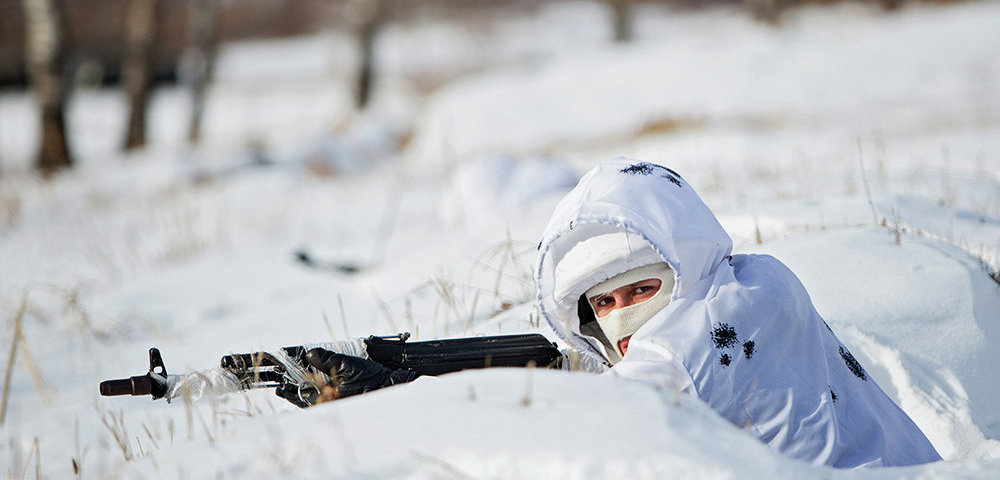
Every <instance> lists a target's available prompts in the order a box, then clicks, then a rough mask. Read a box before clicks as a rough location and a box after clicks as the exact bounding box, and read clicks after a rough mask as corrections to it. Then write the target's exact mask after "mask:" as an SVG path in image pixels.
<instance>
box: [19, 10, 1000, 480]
mask: <svg viewBox="0 0 1000 480" xmlns="http://www.w3.org/2000/svg"><path fill="white" fill-rule="evenodd" d="M606 23H607V22H606V18H605V16H604V12H603V11H602V7H601V5H600V4H598V3H593V4H587V3H581V2H573V3H567V4H555V5H552V6H546V7H541V8H539V9H537V10H536V11H534V12H533V13H532V14H530V15H529V14H524V13H516V12H510V13H509V14H508V16H505V17H503V18H497V19H492V20H489V21H485V20H483V19H481V18H480V19H477V20H476V22H475V23H471V24H469V25H462V24H456V23H448V22H445V21H440V20H427V21H426V22H423V23H418V24H410V25H395V26H393V27H392V28H390V29H389V30H388V31H386V32H385V35H384V36H383V37H381V40H380V43H379V47H378V48H379V54H380V57H379V58H380V62H381V65H382V66H384V67H385V72H386V74H385V76H384V77H383V80H382V81H381V83H380V84H379V86H378V89H377V91H376V98H377V102H376V105H375V107H374V108H373V111H371V112H368V113H365V114H363V115H362V114H357V113H354V112H352V111H351V110H350V108H349V105H350V95H349V88H348V86H347V81H348V78H347V75H346V74H345V71H346V69H347V68H348V66H349V65H351V55H352V52H351V50H350V49H349V48H347V47H345V42H346V40H345V37H344V36H343V34H341V33H338V32H330V33H328V34H324V35H318V36H314V37H310V38H304V39H295V40H287V41H280V42H251V43H244V44H239V45H230V46H227V47H226V48H225V49H224V50H223V56H222V58H221V59H220V63H219V72H218V77H217V81H216V83H215V84H214V86H213V88H212V91H211V95H210V100H209V103H208V110H207V112H206V114H207V118H206V122H207V123H206V133H205V138H206V139H207V141H206V144H205V145H203V146H200V147H199V148H197V149H190V148H188V147H186V146H184V144H183V141H182V134H183V131H184V128H183V127H184V125H183V121H184V120H183V119H184V116H185V115H186V112H187V108H188V107H187V104H186V101H187V100H186V96H185V94H184V92H183V90H181V89H163V90H160V91H158V92H157V93H156V95H155V96H154V101H153V110H152V112H151V125H152V141H151V145H150V146H149V147H148V148H147V149H145V150H143V151H141V152H138V153H134V154H130V155H123V154H121V153H119V152H118V151H117V146H118V144H119V143H120V140H121V137H122V133H121V132H122V127H123V125H124V120H123V118H124V115H123V109H124V105H123V97H122V96H121V95H120V94H119V93H115V92H106V91H89V92H81V93H80V94H78V95H77V96H76V97H75V99H74V101H73V107H72V110H71V111H70V122H71V128H72V132H71V133H72V135H73V138H72V141H73V146H74V150H75V151H76V152H78V154H79V159H80V162H79V168H77V169H76V170H75V171H73V172H70V173H67V174H64V175H61V176H59V177H57V178H56V179H54V180H53V181H51V182H48V183H43V182H40V181H38V180H36V179H34V178H33V177H31V176H30V175H28V174H26V173H25V171H26V169H27V166H28V165H29V164H30V158H31V155H32V152H33V150H34V149H35V148H36V144H35V140H34V138H35V131H36V126H35V122H36V119H37V114H36V113H35V112H34V110H33V106H32V103H31V99H30V98H29V97H27V96H25V95H23V94H21V93H11V92H8V93H0V318H2V319H3V325H2V327H0V328H2V330H0V345H2V346H3V348H2V349H0V352H3V355H0V357H2V358H3V363H0V364H2V365H3V366H4V370H3V373H5V374H6V373H7V372H8V371H11V372H12V374H11V377H10V378H11V382H10V387H9V390H10V392H9V395H8V398H7V399H5V400H6V416H5V419H4V423H3V426H2V427H0V432H2V437H0V474H2V475H6V476H8V477H11V478H23V477H25V476H27V475H32V474H34V473H35V472H40V475H41V476H42V477H47V478H68V477H72V476H73V475H74V472H76V473H78V474H79V475H80V476H82V477H87V478H161V477H179V478H263V477H275V476H277V477H291V478H313V477H316V478H318V477H340V478H662V477H683V478H706V477H710V478H717V477H730V478H732V477H739V478H773V477H794V478H840V477H851V478H853V477H873V478H942V477H961V478H983V479H986V478H996V476H997V475H998V473H1000V413H998V409H997V408H996V406H995V404H996V402H997V399H1000V380H998V379H997V376H996V374H995V373H994V370H993V365H994V364H993V362H994V361H996V359H997V358H1000V283H998V281H997V280H995V279H993V278H990V273H991V272H993V273H994V274H995V272H996V270H995V269H996V266H997V265H998V264H1000V29H998V28H996V26H997V25H1000V3H997V2H969V3H963V4H958V5H949V6H934V5H924V6H908V7H906V8H904V9H903V10H902V11H900V12H896V13H892V14H886V13H882V12H880V11H877V10H872V9H870V8H867V7H860V6H856V5H842V6H836V7H827V8H810V9H802V10H796V11H792V12H789V14H788V15H787V16H786V17H785V20H784V22H783V23H782V25H781V26H779V27H777V28H775V27H770V26H765V25H760V24H756V23H754V22H752V21H750V20H749V19H747V18H746V16H745V15H744V13H743V12H741V11H739V10H726V9H723V10H712V9H709V10H704V11H697V12H676V11H670V10H663V9H662V8H661V7H657V6H643V7H642V9H641V10H640V12H639V15H638V23H637V29H636V31H637V38H636V40H635V42H633V43H632V44H629V45H625V46H621V45H613V44H610V43H608V42H607V41H606V39H607V38H608V36H609V35H608V26H607V25H606ZM452 77H454V79H452ZM429 79H430V80H429ZM431 80H433V81H432V82H431ZM428 82H431V83H433V84H435V85H437V84H441V85H442V86H441V87H440V88H438V89H436V90H434V91H433V92H431V93H430V94H425V92H426V90H427V84H428ZM616 155H627V156H633V157H636V158H641V159H643V160H648V161H654V162H659V163H663V164H665V165H668V166H671V168H673V169H675V170H677V171H679V172H680V173H681V174H682V175H684V176H685V177H686V178H687V179H688V180H689V181H690V182H691V183H692V184H693V185H694V186H695V187H696V188H697V189H698V190H699V192H700V193H701V194H702V195H703V196H704V198H705V199H706V201H707V203H708V204H709V205H710V206H711V207H712V208H713V209H714V210H715V211H716V212H717V214H718V215H719V218H720V220H722V223H723V225H724V226H725V227H726V228H727V230H728V231H729V232H730V233H731V234H732V235H733V238H734V240H735V244H736V246H737V250H738V251H740V252H762V253H770V254H772V255H775V256H777V257H778V258H780V259H782V260H783V261H785V262H786V263H787V264H788V265H789V266H790V267H791V268H792V270H793V271H795V272H796V273H797V274H798V275H799V276H800V278H801V279H802V281H803V283H804V284H805V285H806V287H807V288H808V289H809V291H810V294H811V295H812V297H813V300H814V302H815V304H816V307H817V309H818V310H819V311H820V313H821V314H822V315H823V316H824V317H825V318H826V319H827V321H828V323H829V324H830V326H831V328H833V330H834V331H835V332H836V333H837V334H838V336H839V337H840V338H841V339H842V340H843V341H844V342H845V343H846V344H847V345H848V347H849V348H850V350H851V351H852V352H853V353H854V354H855V355H856V356H857V357H858V359H859V360H860V361H861V362H862V364H863V365H864V366H865V368H866V370H868V371H869V372H870V373H871V375H872V376H873V377H874V378H875V379H876V380H877V381H878V382H879V383H880V385H882V387H883V388H884V389H885V390H886V392H887V393H888V394H889V395H890V396H891V397H892V398H894V399H895V400H896V401H897V402H898V403H899V404H900V405H901V406H902V408H903V409H904V410H906V411H907V412H908V413H909V414H910V415H911V417H912V418H913V419H914V421H915V422H916V423H917V424H918V425H919V426H920V427H921V428H922V429H923V431H924V432H925V433H926V434H927V436H928V438H930V440H931V442H932V443H933V444H934V445H935V447H936V448H937V449H938V451H939V452H940V453H941V454H942V456H943V457H944V458H945V461H944V462H939V463H937V464H932V465H926V466H919V467H911V468H903V469H884V470H879V471H863V472H854V471H843V472H841V471H833V470H831V469H826V468H819V467H812V466H808V465H805V464H802V463H799V462H796V461H792V460H789V459H786V458H783V457H781V456H779V455H776V454H774V453H772V452H771V451H770V450H768V449H767V448H766V447H765V446H763V445H761V444H759V443H758V442H756V441H755V440H753V439H752V438H751V437H749V436H748V435H746V434H745V433H743V432H741V431H739V430H738V429H737V428H736V427H734V426H732V425H730V424H728V423H727V422H725V421H723V420H721V419H719V418H718V417H717V416H715V415H714V414H713V413H712V412H711V410H709V409H708V408H707V407H706V406H704V405H702V404H700V403H699V402H697V401H692V400H691V399H688V398H685V397H682V396H680V395H678V394H676V393H675V392H665V391H656V390H654V389H652V388H649V387H647V386H645V385H643V384H638V383H632V382H628V381H623V380H616V379H611V378H603V377H596V376H591V375H584V374H567V373H561V372H549V371H526V370H499V369H497V370H493V371H475V372H463V373H458V374H453V375H447V376H443V377H440V378H437V379H422V380H420V381H418V382H416V383H414V384H411V385H407V386H403V387H397V388H392V389H387V390H384V391H380V392H375V393H372V394H369V395H366V396H363V397H357V398H351V399H346V400H343V401H338V402H334V403H332V404H324V405H321V406H317V407H315V408H312V409H309V410H304V411H302V410H298V409H296V408H295V407H293V406H291V405H289V404H287V403H286V402H284V401H283V400H281V399H278V398H277V397H275V396H274V395H273V394H272V393H271V392H269V391H253V392H247V393H246V394H238V395H229V396H224V397H219V398H206V399H202V400H200V401H199V402H197V403H195V404H191V405H189V404H184V403H183V402H181V403H175V404H171V405H167V404H165V403H163V402H156V403H153V402H150V401H149V399H148V398H126V397H117V398H103V397H100V396H99V395H98V392H97V384H98V383H99V382H100V381H101V380H103V379H107V378H119V377H125V376H130V375H138V374H140V373H143V372H144V371H145V368H146V361H147V360H146V355H147V353H146V352H147V349H148V348H149V347H150V346H157V347H159V348H160V349H161V351H162V352H163V356H164V360H165V363H166V366H167V369H168V371H170V372H171V373H179V372H185V371H192V370H202V369H207V368H210V367H212V366H215V365H217V363H218V361H219V358H220V356H221V355H224V354H227V353H230V352H245V351H253V350H260V349H275V348H277V347H280V346H284V345H294V344H301V343H309V342H317V341H326V340H329V339H331V338H332V339H343V338H351V337H358V336H367V335H369V334H379V335H383V334H394V333H398V332H400V331H410V332H412V333H414V335H415V336H416V337H417V338H421V339H428V338H436V337H449V336H462V335H478V334H497V333H517V332H540V333H543V334H547V335H548V334H550V332H548V331H547V329H546V328H545V327H544V325H542V324H540V323H539V320H538V315H537V312H536V311H535V310H534V307H533V305H532V303H531V300H532V298H533V297H534V291H533V285H532V284H531V272H530V269H531V266H532V264H533V260H534V258H533V256H534V251H535V250H534V247H535V244H536V243H537V241H538V236H539V235H540V233H541V230H542V227H543V226H544V224H545V222H546V220H547V216H548V215H549V213H550V212H551V209H552V207H553V206H554V204H555V202H556V201H557V200H558V199H559V197H560V196H561V195H562V194H563V193H564V192H566V191H567V190H568V189H569V188H570V187H571V186H572V185H573V182H574V181H575V179H576V178H577V177H578V176H579V175H580V174H582V173H583V172H584V171H585V170H586V169H587V168H588V167H589V166H591V165H594V164H596V163H597V162H600V161H603V160H605V159H607V158H609V157H611V156H616ZM261 160H264V161H265V162H264V163H265V164H263V165H261V164H260V161H261ZM298 252H307V253H308V254H310V255H311V256H312V257H314V258H316V259H318V260H320V261H321V262H323V263H328V264H332V265H341V266H352V267H356V268H357V269H358V271H357V273H344V272H343V271H338V270H336V269H325V270H324V269H313V268H307V267H305V266H304V265H302V264H301V263H299V262H297V261H296V260H295V254H296V253H298ZM18 318H19V319H20V324H21V329H22V330H21V332H22V333H21V335H22V337H21V341H20V342H19V343H18V349H17V352H16V362H15V363H14V366H13V370H9V369H10V365H9V362H8V361H7V356H8V355H10V353H11V345H12V344H13V343H14V342H13V340H14V337H15V323H16V322H15V320H16V319H18ZM636 412H642V413H641V415H637V414H636ZM650 419H652V421H651V420H650ZM116 438H117V440H116Z"/></svg>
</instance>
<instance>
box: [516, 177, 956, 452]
mask: <svg viewBox="0 0 1000 480" xmlns="http://www.w3.org/2000/svg"><path fill="white" fill-rule="evenodd" d="M621 231H625V232H628V233H629V234H631V235H632V236H634V237H635V238H639V239H640V241H642V240H644V241H645V242H648V243H649V244H650V245H651V246H652V247H653V250H654V251H655V252H656V253H657V254H659V256H660V257H662V259H663V261H665V262H666V263H667V264H668V265H669V266H670V268H671V269H672V270H673V273H674V288H673V292H672V293H671V300H670V303H669V304H668V305H667V306H666V307H665V308H664V309H662V310H660V311H659V312H658V313H656V314H655V315H654V316H653V317H652V318H651V319H650V320H649V321H648V322H646V323H645V324H644V325H643V326H642V327H641V328H639V330H638V331H636V332H635V334H634V335H633V336H632V338H631V340H630V343H629V347H628V351H627V353H626V354H625V355H624V358H622V359H621V360H620V361H618V362H617V363H615V364H614V366H613V367H612V368H611V369H610V370H608V371H607V372H606V374H609V375H617V376H620V377H626V378H631V379H636V380H640V381H643V382H648V383H651V384H654V385H656V386H658V387H661V388H667V389H674V390H677V391H681V392H685V393H688V394H690V395H693V396H696V397H698V398H700V399H701V400H703V401H705V402H706V403H708V404H709V405H710V406H711V407H712V408H713V409H714V410H715V411H716V412H718V413H719V414H720V415H722V416H723V417H725V418H726V419H728V420H729V421H731V422H732V423H734V424H735V425H737V426H739V427H741V428H743V429H744V430H745V431H747V432H749V433H751V434H753V435H755V436H757V437H758V438H759V439H760V440H761V441H763V442H764V443H767V444H769V445H770V446H771V447H773V448H774V449H776V450H777V451H779V452H782V453H784V454H786V455H788V456H791V457H794V458H798V459H801V460H804V461H806V462H810V463H813V464H822V465H829V466H833V467H841V468H851V467H861V466H866V467H874V466H894V465H912V464H919V463H926V462H932V461H936V460H940V456H939V455H938V454H937V452H936V451H935V450H934V447H933V446H931V444H930V442H929V441H928V440H927V438H926V437H925V436H924V435H923V433H922V432H921V431H920V429H919V428H918V427H917V426H916V425H915V424H914V423H913V421H911V420H910V418H909V417H908V416H907V415H906V413H904V412H903V411H902V410H901V409H900V408H899V407H898V406H896V404H895V403H893V401H892V400H891V399H890V398H889V397H888V396H886V394H885V393H884V392H883V391H882V389H881V388H880V387H879V386H878V385H877V384H876V383H875V381H874V380H873V379H872V378H871V377H870V376H869V375H868V374H867V373H866V372H865V370H864V369H863V368H862V366H861V365H860V364H859V363H858V362H857V361H856V360H855V359H854V357H853V356H852V355H851V353H850V352H849V351H848V349H847V348H846V347H845V346H844V344H843V343H841V342H840V340H838V339H837V337H836V335H834V333H833V332H832V331H831V330H830V328H829V327H828V326H827V325H826V323H825V322H824V321H823V319H822V318H821V317H820V315H819V314H818V313H817V312H816V310H815V309H814V308H813V305H812V301H811V300H810V299H809V295H808V293H806V290H805V288H804V287H803V286H802V284H801V283H800V282H799V280H798V278H797V277H796V276H795V275H794V274H793V273H792V272H791V271H790V270H789V269H788V268H787V267H786V266H785V265H784V264H782V263H781V262H780V261H778V260H777V259H775V258H774V257H771V256H766V255H732V254H731V251H732V240H731V239H730V238H729V235H728V234H727V233H726V232H725V231H724V230H723V229H722V226H721V225H720V224H719V222H718V220H716V218H715V216H714V215H713V214H712V212H711V211H710V210H709V209H708V207H707V206H705V204H704V203H703V202H702V201H701V199H700V198H699V197H698V195H697V194H696V193H695V192H694V191H693V190H692V188H691V186H690V185H688V183H687V182H685V181H684V180H683V179H682V178H681V177H680V176H679V175H678V174H676V173H675V172H673V171H672V170H669V169H667V168H664V167H662V166H659V165H654V164H650V163H642V162H636V161H632V160H627V159H624V158H619V159H616V160H613V161H611V162H609V163H606V164H604V165H601V166H599V167H597V168H595V169H593V170H591V171H590V172H589V173H587V174H586V175H585V176H584V177H583V178H582V179H581V180H580V182H579V184H578V185H577V186H576V187H575V188H574V189H573V190H572V191H571V192H570V193H569V194H568V195H567V196H566V198H564V199H563V200H562V202H561V203H560V204H559V205H558V206H557V207H556V210H555V212H554V214H553V216H552V219H551V220H550V222H549V225H548V227H547V228H546V230H545V233H544V235H543V237H542V240H541V243H540V244H539V247H538V249H539V254H538V263H537V265H536V271H535V276H536V278H535V280H536V284H537V295H538V301H539V305H540V308H541V312H542V314H543V316H544V317H545V318H546V319H547V320H548V322H549V324H550V325H551V326H552V328H553V329H554V330H555V332H556V333H557V334H558V335H559V336H560V337H561V338H562V339H563V340H564V341H566V342H567V343H568V344H570V345H571V346H573V347H574V348H575V349H576V350H577V351H578V352H580V353H581V354H582V355H584V356H586V357H589V358H588V359H587V360H589V362H588V363H593V362H594V360H601V361H606V360H607V359H613V360H617V356H616V355H615V354H614V353H613V352H612V353H611V355H610V356H609V354H608V353H607V352H608V349H606V348H605V346H604V345H603V344H602V342H601V341H600V340H598V339H597V338H595V336H591V335H586V334H584V333H581V325H580V318H579V316H578V314H577V311H578V310H577V307H578V301H579V299H580V296H581V295H582V294H583V293H584V292H585V291H586V290H587V289H588V288H590V287H592V286H593V285H595V284H597V283H599V282H601V281H603V280H604V279H606V278H608V277H610V276H612V275H615V274H617V273H620V272H618V271H611V272H594V273H593V274H592V275H591V276H590V277H589V278H586V279H585V280H581V281H579V282H577V284H575V285H569V286H566V285H561V286H559V288H558V289H557V283H558V281H557V280H556V279H555V272H556V266H557V265H558V264H559V262H560V260H561V259H562V258H563V257H564V256H565V255H566V254H567V252H568V251H569V250H570V249H572V247H573V246H575V245H576V244H577V243H578V242H581V241H583V240H586V239H588V238H592V237H594V236H597V235H604V234H608V233H612V232H621ZM560 269H561V267H560ZM563 283H564V284H565V282H563Z"/></svg>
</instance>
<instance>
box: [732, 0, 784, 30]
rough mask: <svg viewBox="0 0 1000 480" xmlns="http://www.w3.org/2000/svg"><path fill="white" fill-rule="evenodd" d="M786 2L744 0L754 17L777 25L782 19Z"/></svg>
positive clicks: (782, 0)
mask: <svg viewBox="0 0 1000 480" xmlns="http://www.w3.org/2000/svg"><path fill="white" fill-rule="evenodd" d="M786 3H787V1H785V0H743V5H745V6H746V8H747V10H749V11H750V15H752V16H753V18H754V19H756V20H757V21H760V22H764V23H770V24H772V25H777V24H778V22H779V21H780V20H781V12H782V11H783V10H784V9H785V6H786V5H785V4H786Z"/></svg>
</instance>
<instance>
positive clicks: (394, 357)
mask: <svg viewBox="0 0 1000 480" xmlns="http://www.w3.org/2000/svg"><path fill="white" fill-rule="evenodd" d="M409 338H410V334H409V333H408V332H404V333H401V334H399V335H394V336H389V337H376V336H374V335H373V336H370V337H368V338H366V339H365V340H364V343H365V350H366V351H367V353H368V357H369V359H371V360H374V361H375V362H378V363H380V364H382V365H384V366H385V367H386V368H389V369H390V370H409V371H411V372H414V373H416V374H417V375H441V374H445V373H450V372H457V371H460V370H469V369H477V368H487V367H527V366H537V367H539V368H558V367H559V366H560V365H561V363H562V354H560V353H559V350H558V349H557V348H556V347H555V345H554V344H553V343H552V342H550V341H549V340H547V339H546V338H545V337H544V336H542V335H539V334H521V335H499V336H488V337H468V338H452V339H444V340H429V341H423V342H407V340H408V339H409ZM305 354H306V347H303V346H292V347H283V348H282V349H281V353H280V354H279V355H274V354H271V353H268V352H255V353H239V354H232V355H226V356H224V357H222V360H221V367H222V368H223V369H225V370H227V371H229V372H230V373H232V374H233V375H234V376H235V377H236V378H237V379H239V382H240V388H242V389H244V390H250V389H257V388H279V389H280V388H289V387H292V388H294V389H297V390H298V392H299V395H300V396H307V395H308V394H309V393H314V392H315V389H316V388H317V387H316V385H315V383H316V382H315V381H314V380H313V379H314V378H316V375H321V376H322V377H321V378H328V377H326V376H325V373H323V372H317V371H315V369H313V368H312V367H311V366H309V364H308V363H307V362H306V360H305ZM166 376H167V370H166V367H165V366H164V365H163V359H162V357H161V356H160V351H159V350H158V349H156V348H150V349H149V372H147V373H146V374H145V375H138V376H134V377H130V378H123V379H117V380H105V381H103V382H101V385H100V389H101V395H104V396H116V395H133V396H141V395H152V396H153V398H160V397H162V396H163V395H164V394H165V393H166V385H165V384H164V382H163V380H162V379H165V378H166Z"/></svg>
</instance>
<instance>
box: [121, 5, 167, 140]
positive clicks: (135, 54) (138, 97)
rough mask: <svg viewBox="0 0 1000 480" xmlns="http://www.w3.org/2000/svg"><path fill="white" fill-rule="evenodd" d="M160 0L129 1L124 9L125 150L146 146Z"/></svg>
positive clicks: (123, 81) (123, 82)
mask: <svg viewBox="0 0 1000 480" xmlns="http://www.w3.org/2000/svg"><path fill="white" fill-rule="evenodd" d="M158 5H159V0H129V2H128V5H127V7H126V11H125V26H124V30H125V42H124V45H125V51H124V53H123V54H122V84H124V86H125V92H126V93H127V94H128V105H129V116H128V133H126V134H125V149H126V150H133V149H136V148H140V147H144V146H146V107H147V106H148V105H149V91H150V89H151V88H152V78H151V77H152V74H153V65H152V55H153V39H154V37H155V35H156V24H157V22H156V18H157V7H158Z"/></svg>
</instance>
